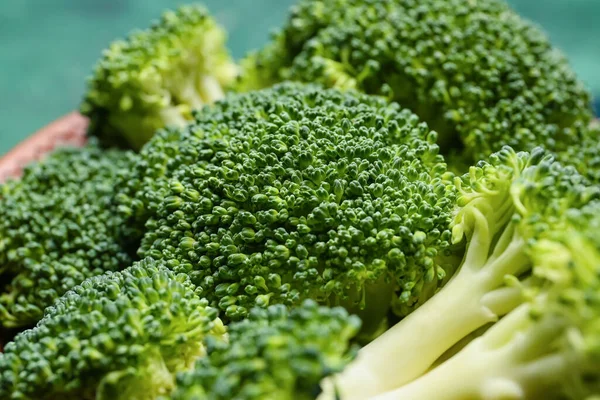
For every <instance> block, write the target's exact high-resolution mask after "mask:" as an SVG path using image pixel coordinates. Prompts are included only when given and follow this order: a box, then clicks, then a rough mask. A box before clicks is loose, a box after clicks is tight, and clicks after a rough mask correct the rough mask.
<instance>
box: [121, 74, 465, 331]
mask: <svg viewBox="0 0 600 400" xmlns="http://www.w3.org/2000/svg"><path fill="white" fill-rule="evenodd" d="M181 135H182V136H181V139H180V141H179V143H178V146H179V150H178V152H177V153H176V154H175V155H174V158H173V159H172V160H169V161H168V162H167V168H164V170H163V172H164V174H165V175H164V176H163V178H162V179H155V180H154V181H153V185H154V186H152V185H151V186H146V187H145V189H144V188H142V189H140V190H139V191H138V195H137V196H136V197H135V199H133V200H132V202H131V203H130V204H131V205H133V204H134V203H137V204H138V205H139V204H141V205H143V204H144V203H145V202H146V204H148V203H147V202H148V201H149V199H150V200H152V201H153V199H159V200H160V202H159V203H158V204H157V205H151V204H150V205H149V208H148V209H146V211H149V214H150V216H151V218H149V220H148V222H147V223H146V226H145V229H146V235H145V237H144V238H143V241H142V245H141V248H140V255H141V256H151V257H153V258H160V259H165V260H169V265H171V267H172V268H173V269H174V270H175V271H178V272H184V273H187V274H189V275H190V277H191V278H192V281H193V282H194V283H195V284H197V285H198V287H199V290H200V291H201V294H202V296H204V297H206V298H207V299H208V300H209V302H210V304H211V305H212V306H214V307H217V308H219V309H220V310H222V311H223V316H224V318H227V319H231V320H237V319H241V318H244V317H245V316H246V315H247V313H248V311H249V310H250V309H251V308H253V307H254V306H263V307H264V306H267V305H269V304H285V305H290V306H293V305H297V304H299V303H300V302H301V301H302V300H303V299H306V298H310V299H314V300H315V301H317V302H319V303H321V304H327V305H329V304H331V305H338V304H339V305H344V306H346V307H348V309H350V310H352V311H353V312H354V311H355V312H358V313H359V314H360V316H361V317H364V318H367V317H370V318H371V319H372V324H371V323H368V324H365V325H369V326H368V327H366V328H365V329H367V328H375V325H377V324H378V322H380V321H381V320H382V318H383V316H385V315H386V314H387V311H388V310H389V308H390V306H391V304H395V305H396V307H395V309H396V310H397V311H398V312H399V313H401V314H402V313H406V312H409V310H410V309H412V308H414V307H416V306H417V305H418V304H419V303H420V302H422V301H424V299H426V298H427V297H428V296H429V295H430V294H432V293H433V292H434V291H435V289H436V288H437V287H438V286H439V285H440V284H441V282H442V281H443V279H444V277H445V276H446V275H445V274H446V270H447V269H448V268H450V269H451V266H452V265H451V264H452V263H451V262H450V261H449V260H447V259H446V255H447V254H446V253H448V252H450V243H449V241H450V236H451V232H450V221H451V219H452V210H453V207H454V201H455V195H456V191H455V189H454V186H453V185H452V183H451V180H448V174H447V172H446V166H445V163H444V162H443V158H442V157H441V156H440V155H439V154H438V148H437V145H436V144H435V138H436V135H435V132H431V131H430V130H429V129H428V128H427V126H426V125H425V124H422V123H420V122H419V121H418V118H417V117H416V116H415V115H414V114H412V113H410V112H408V111H406V110H402V109H400V108H399V107H398V106H397V105H396V104H389V103H387V102H386V101H385V100H384V99H382V98H377V97H373V96H367V95H361V94H359V93H355V92H352V93H345V94H344V93H341V92H339V91H337V90H333V89H323V88H322V87H319V86H311V85H302V84H291V83H290V84H283V85H280V86H276V87H274V88H271V89H265V90H263V91H257V92H252V93H247V94H243V95H231V96H230V97H228V98H227V99H226V100H224V101H222V102H220V103H218V104H216V105H215V106H213V107H209V108H207V109H205V110H203V111H202V112H200V113H198V115H197V120H196V123H195V124H193V125H191V126H190V127H188V128H186V129H184V130H183V131H182V133H181ZM219 137H220V139H215V138H219ZM162 139H163V138H160V139H159V141H157V143H158V142H160V143H159V149H158V151H161V149H162V148H164V147H163V144H164V143H165V142H164V141H163V140H162ZM153 142H154V140H153V141H151V142H150V143H148V145H147V146H146V148H145V149H144V151H145V152H146V153H147V155H148V156H151V154H152V144H153ZM141 181H142V182H143V180H141ZM146 191H149V192H150V193H146ZM152 210H155V212H154V213H153V212H152ZM133 213H134V214H135V213H136V212H135V211H133ZM152 214H153V215H152ZM458 261H460V260H458ZM447 264H449V265H450V266H448V265H447ZM371 293H374V294H376V295H373V296H371V295H370V294H371Z"/></svg>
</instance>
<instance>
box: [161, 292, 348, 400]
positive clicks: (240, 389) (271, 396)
mask: <svg viewBox="0 0 600 400" xmlns="http://www.w3.org/2000/svg"><path fill="white" fill-rule="evenodd" d="M359 327H360V320H359V319H358V318H357V317H355V316H350V315H348V313H347V311H346V310H345V309H343V308H339V307H338V308H327V307H322V306H321V307H320V306H318V305H317V304H316V303H315V302H313V301H310V300H307V301H305V302H303V304H302V305H300V306H299V307H298V308H295V309H293V310H292V311H288V310H287V309H286V308H285V306H283V305H272V306H269V307H268V308H266V309H263V308H254V309H252V310H251V311H250V313H249V315H248V318H247V319H245V320H242V321H239V322H234V323H232V324H230V325H229V326H228V333H229V341H228V342H224V341H222V340H215V339H213V338H208V339H207V345H206V347H207V356H206V357H203V358H201V359H200V360H198V362H197V364H196V367H195V369H194V370H193V371H192V372H189V373H183V374H181V375H179V376H178V379H177V389H176V391H175V392H174V394H173V395H172V397H171V398H172V400H192V399H193V400H200V399H206V400H209V399H210V400H220V399H222V400H229V399H238V400H258V399H260V400H286V399H289V400H292V399H295V400H296V399H297V400H302V399H305V400H309V399H314V398H315V397H316V395H317V394H318V393H319V391H320V389H319V382H320V380H321V379H322V378H323V377H325V376H328V375H330V374H332V373H335V372H338V371H340V370H342V369H343V367H344V366H345V365H346V364H347V363H348V362H350V361H351V360H352V359H353V357H354V355H355V354H356V349H355V348H354V346H352V345H350V340H351V339H352V338H353V337H354V336H355V335H356V333H357V332H358V330H359Z"/></svg>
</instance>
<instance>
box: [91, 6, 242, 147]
mask: <svg viewBox="0 0 600 400" xmlns="http://www.w3.org/2000/svg"><path fill="white" fill-rule="evenodd" d="M225 40H226V34H225V32H224V30H223V29H222V28H221V27H220V26H219V25H218V24H217V23H216V21H215V20H214V19H213V18H212V17H211V16H210V15H209V13H208V11H207V10H206V9H205V8H204V7H201V6H182V7H180V8H178V9H177V10H175V11H167V12H165V13H164V14H163V15H162V18H161V19H160V21H158V22H156V23H154V24H153V25H152V26H151V27H150V28H149V29H147V30H144V31H135V32H133V33H132V34H131V35H130V36H129V37H127V38H126V39H125V40H118V41H115V42H114V43H112V44H111V46H110V47H109V49H108V50H106V51H105V52H104V54H103V56H102V58H101V59H100V61H99V62H98V64H97V65H96V68H95V70H94V73H93V76H92V77H91V78H90V79H89V87H88V91H87V93H86V95H85V99H84V101H83V103H82V105H81V111H82V113H83V114H84V115H86V116H88V117H90V119H91V126H90V133H91V134H92V135H95V136H98V137H100V138H101V139H102V140H103V142H105V143H107V144H115V143H116V144H120V145H123V144H125V145H127V146H131V147H133V148H134V149H139V148H140V147H141V146H142V145H143V144H144V143H146V142H147V141H148V139H150V137H152V135H153V134H154V132H155V131H156V130H157V129H159V128H162V127H165V126H169V125H173V126H184V125H185V124H186V123H187V121H188V120H189V119H191V118H192V114H191V112H192V110H193V109H196V108H201V107H202V106H203V105H205V104H209V103H212V102H214V101H215V100H218V99H221V98H222V97H223V96H224V91H225V87H226V86H228V85H229V84H230V83H231V82H233V81H234V79H235V77H236V75H237V67H236V66H235V64H234V63H233V61H232V59H231V57H230V56H229V53H228V51H227V49H226V47H225Z"/></svg>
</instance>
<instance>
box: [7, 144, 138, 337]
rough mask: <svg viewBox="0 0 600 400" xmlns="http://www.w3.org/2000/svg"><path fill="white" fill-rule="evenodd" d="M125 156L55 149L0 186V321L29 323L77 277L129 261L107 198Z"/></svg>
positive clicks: (90, 148) (129, 246)
mask: <svg viewBox="0 0 600 400" xmlns="http://www.w3.org/2000/svg"><path fill="white" fill-rule="evenodd" d="M130 156H131V154H129V153H128V152H122V151H117V150H110V151H107V152H104V151H102V150H101V149H100V148H99V147H98V146H97V144H95V143H90V144H88V145H86V146H85V147H83V148H62V149H59V150H56V151H55V152H53V153H52V154H50V155H49V156H47V157H46V158H44V159H43V160H42V161H40V162H38V163H35V164H33V165H30V166H29V167H27V168H26V169H25V171H24V174H23V176H22V178H20V179H18V180H12V181H8V182H6V183H4V184H2V185H0V325H1V326H3V327H5V328H15V327H26V326H30V325H32V324H34V323H35V322H37V321H38V320H39V319H40V318H41V316H42V313H43V310H44V308H46V307H47V306H49V305H51V304H52V303H53V302H54V301H55V300H56V299H57V298H58V297H60V296H61V295H62V294H63V293H65V292H66V291H67V290H69V289H71V288H72V287H73V286H75V285H78V284H80V283H81V282H82V281H83V280H84V279H86V278H88V277H91V276H94V275H99V274H102V273H104V272H105V271H109V270H117V269H121V268H124V267H126V266H128V265H130V264H131V255H133V254H135V250H136V248H137V245H138V244H135V243H129V241H128V240H127V238H125V237H122V235H121V226H122V224H123V219H121V217H120V216H119V215H118V213H117V212H116V205H115V204H114V202H113V200H114V192H115V182H116V181H117V177H118V176H120V175H121V174H122V173H123V172H124V171H126V170H127V169H128V168H129V165H130V162H131V158H130ZM130 254H131V255H130Z"/></svg>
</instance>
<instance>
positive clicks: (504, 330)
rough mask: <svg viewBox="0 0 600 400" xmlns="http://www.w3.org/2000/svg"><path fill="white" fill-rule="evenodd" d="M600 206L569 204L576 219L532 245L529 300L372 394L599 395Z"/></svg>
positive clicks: (444, 397) (386, 398)
mask: <svg viewBox="0 0 600 400" xmlns="http://www.w3.org/2000/svg"><path fill="white" fill-rule="evenodd" d="M599 212H600V203H598V202H595V203H593V204H592V205H590V206H588V207H586V208H584V209H583V210H581V211H576V210H571V211H570V213H569V214H571V215H572V220H573V221H574V222H576V224H574V225H571V226H569V224H567V225H565V226H563V229H561V230H560V231H555V232H553V234H552V235H549V237H547V238H545V239H544V240H540V241H539V242H538V243H537V244H536V245H534V246H533V249H532V253H533V254H534V257H533V263H534V269H537V268H539V270H537V271H536V272H535V273H534V275H533V276H534V279H537V280H540V281H541V282H540V283H539V284H538V287H541V288H542V289H541V290H539V291H536V292H533V293H531V292H530V293H529V296H530V299H529V301H528V302H527V303H525V304H523V305H521V306H519V307H518V308H517V309H515V310H514V311H512V312H511V313H510V314H508V315H507V316H506V317H504V318H502V319H501V320H500V321H499V322H497V323H496V324H494V325H493V326H492V327H491V328H490V329H489V330H488V331H487V332H485V333H484V334H483V335H482V336H481V337H479V338H477V339H475V340H473V341H472V342H471V343H470V344H469V345H467V346H466V347H465V348H464V349H463V350H461V351H460V352H458V354H456V355H455V356H454V357H452V358H450V359H449V360H447V361H446V362H444V363H442V364H441V365H440V366H438V367H437V368H434V369H433V370H432V371H430V372H428V373H427V374H425V375H424V376H422V377H420V378H419V379H416V380H415V381H413V382H411V383H409V384H407V385H405V386H403V387H401V388H399V389H396V390H394V391H391V392H389V393H385V394H383V395H381V396H376V397H374V399H377V400H392V399H429V398H436V399H440V400H450V399H456V400H462V399H465V398H469V399H484V398H485V399H489V398H494V399H573V400H579V399H596V398H598V397H597V396H598V395H600V341H599V340H598V338H600V280H599V279H598V277H599V276H600V246H599V244H600V242H599V241H598V228H599V227H600V219H599V218H598V216H599V215H600V213H599ZM590 221H591V223H590ZM590 228H592V229H590ZM537 262H541V263H540V264H538V263H537Z"/></svg>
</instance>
